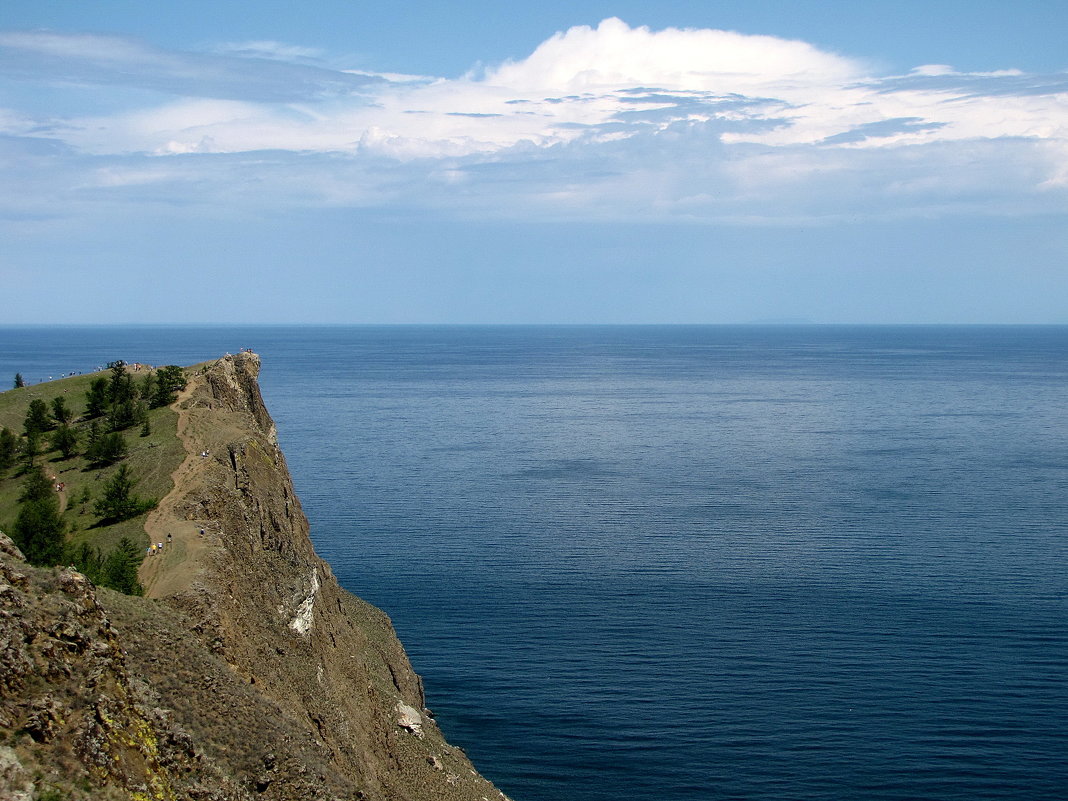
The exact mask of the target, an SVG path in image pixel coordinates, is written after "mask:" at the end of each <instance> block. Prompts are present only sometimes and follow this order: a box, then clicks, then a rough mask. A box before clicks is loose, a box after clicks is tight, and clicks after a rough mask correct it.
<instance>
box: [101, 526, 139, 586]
mask: <svg viewBox="0 0 1068 801" xmlns="http://www.w3.org/2000/svg"><path fill="white" fill-rule="evenodd" d="M141 558H142V554H141V549H140V548H138V547H137V546H136V545H134V543H133V540H131V539H130V538H129V537H123V538H122V539H121V540H119V544H118V547H116V548H115V550H114V551H112V552H111V553H110V554H108V558H107V561H106V562H105V563H104V570H103V576H102V581H101V583H102V584H104V586H106V587H111V589H113V590H118V591H119V592H124V593H126V594H127V595H141V594H142V593H143V592H144V590H143V589H142V588H141V582H140V581H138V580H137V568H138V566H139V565H140V564H141Z"/></svg>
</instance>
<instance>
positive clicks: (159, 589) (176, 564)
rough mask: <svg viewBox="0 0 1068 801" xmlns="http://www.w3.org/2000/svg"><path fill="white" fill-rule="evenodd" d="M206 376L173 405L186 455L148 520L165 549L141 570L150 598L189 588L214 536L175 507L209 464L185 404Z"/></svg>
mask: <svg viewBox="0 0 1068 801" xmlns="http://www.w3.org/2000/svg"><path fill="white" fill-rule="evenodd" d="M202 380H203V378H202V377H201V376H199V375H196V376H192V377H191V378H190V379H189V382H188V384H187V385H186V388H185V389H184V390H182V392H180V393H179V395H178V399H177V400H176V401H175V403H174V407H173V408H174V409H175V410H176V411H177V412H178V437H179V439H180V440H181V441H182V447H184V448H185V452H186V456H185V459H184V460H183V461H182V463H181V464H180V465H179V466H178V469H177V470H175V471H174V472H173V473H171V479H172V480H173V481H174V488H173V489H172V490H171V491H170V492H169V493H167V495H166V496H165V497H164V498H163V500H161V501H160V502H159V505H158V506H156V508H155V509H153V510H152V511H151V512H149V514H148V519H147V520H145V532H146V533H147V534H148V539H149V541H150V542H152V543H153V544H156V545H158V544H160V543H162V544H163V547H162V549H161V550H159V551H157V552H156V553H153V554H150V555H148V556H146V557H145V560H144V561H143V562H142V563H141V569H140V570H139V571H138V576H139V578H140V579H141V584H142V585H143V586H144V588H145V595H146V596H147V597H149V598H162V597H164V596H167V595H173V594H174V593H177V592H181V591H182V590H184V589H186V588H187V587H188V586H189V584H190V582H192V580H193V578H194V577H195V576H196V575H197V573H198V572H199V570H200V567H201V564H202V558H203V557H204V556H205V555H206V552H207V551H208V549H209V548H210V547H211V544H210V540H211V539H212V537H211V535H210V533H209V532H207V531H206V530H207V529H208V521H199V520H186V519H184V518H183V517H180V516H179V515H178V514H177V512H176V510H175V506H176V505H177V503H178V501H179V500H180V499H181V498H182V497H183V496H184V494H185V488H186V487H188V486H189V483H190V482H194V481H196V480H197V475H198V473H200V472H201V471H202V470H203V469H204V468H205V467H206V464H205V461H206V460H205V459H204V457H203V456H201V453H202V450H203V449H202V448H201V447H198V443H197V442H196V441H195V438H194V436H193V426H192V424H191V416H192V411H191V410H190V409H187V408H182V401H184V400H185V399H186V398H188V397H189V396H190V395H191V394H192V393H193V391H194V389H195V387H196V386H197V384H198V383H199V382H200V381H202ZM201 530H205V531H206V533H205V534H204V536H201V534H200V532H201ZM168 535H169V539H168Z"/></svg>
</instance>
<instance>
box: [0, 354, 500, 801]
mask: <svg viewBox="0 0 1068 801" xmlns="http://www.w3.org/2000/svg"><path fill="white" fill-rule="evenodd" d="M258 373H259V359H258V357H257V356H256V355H255V354H252V353H241V354H237V355H233V356H229V355H228V356H226V357H225V358H223V359H220V360H219V361H217V362H213V363H211V364H208V365H204V366H201V367H200V368H197V370H196V371H195V375H192V376H191V380H190V381H189V384H188V386H187V387H186V390H185V391H184V392H183V393H182V394H181V396H180V397H179V399H178V402H177V404H176V408H177V409H178V412H179V423H178V434H179V436H180V437H181V438H182V441H183V443H184V445H185V448H186V451H187V457H186V459H185V461H184V462H183V464H182V465H181V467H180V468H179V469H178V470H177V471H176V472H175V474H174V480H175V487H174V490H173V491H172V492H171V493H170V494H169V495H168V496H167V497H166V498H164V499H163V501H162V502H161V503H160V505H159V507H158V508H157V509H156V510H155V512H153V513H152V515H150V518H149V520H148V522H147V523H146V530H147V531H148V533H149V536H150V538H151V539H152V540H153V541H159V542H164V543H166V545H165V547H164V549H163V551H162V553H161V554H159V555H153V556H149V557H147V558H146V560H145V563H144V565H143V566H142V571H141V575H142V581H143V583H144V584H145V587H146V597H145V598H134V597H130V596H123V595H119V594H117V593H113V592H110V591H108V590H104V589H100V590H98V589H96V588H94V587H93V586H92V585H91V584H90V583H89V582H88V581H87V580H86V579H85V578H84V577H83V576H81V575H80V574H78V573H77V572H75V571H74V570H70V569H59V568H55V569H53V570H39V569H35V568H31V567H29V566H27V565H26V564H25V563H24V562H22V561H21V555H20V554H19V553H18V551H17V549H15V548H14V546H13V545H12V544H11V542H10V540H8V539H7V538H6V537H3V536H2V535H0V738H2V740H0V798H3V799H12V801H32V799H37V798H47V797H48V793H53V794H54V796H53V797H55V798H94V799H112V798H114V799H136V801H148V799H160V801H171V799H175V800H177V799H186V798H188V799H203V800H204V801H229V800H230V799H233V800H234V801H238V800H240V801H244V800H245V799H262V800H263V801H295V800H296V799H337V800H338V801H340V800H341V799H346V800H347V801H348V800H351V801H355V800H356V799H360V800H361V801H423V800H424V799H427V800H429V799H437V800H439V801H499V800H500V799H504V795H503V794H502V793H500V792H499V791H498V790H496V788H494V787H493V786H492V785H491V784H490V783H489V782H488V781H486V780H485V779H484V778H483V777H482V776H480V775H479V774H478V773H477V772H476V771H475V769H474V768H473V767H472V765H471V764H470V762H469V761H468V760H467V758H466V756H465V755H464V754H463V752H462V751H461V750H460V749H458V748H455V747H451V746H450V745H448V743H446V742H445V740H444V739H443V737H442V735H441V732H440V731H439V730H438V728H437V726H436V724H435V722H434V720H433V717H432V715H431V713H430V712H429V711H428V710H427V709H426V707H425V701H424V698H423V691H422V686H421V684H420V681H419V678H418V676H417V675H416V674H415V673H414V671H413V670H412V668H411V665H410V664H409V663H408V659H407V657H406V656H405V654H404V651H403V648H402V647H401V645H400V643H399V641H398V640H397V638H396V636H395V634H394V632H393V628H392V626H391V624H390V622H389V619H388V618H387V617H386V615H385V614H383V613H382V612H381V611H379V610H378V609H376V608H374V607H372V606H370V605H369V604H366V603H364V602H363V601H361V600H359V599H358V598H356V597H354V596H353V595H351V594H349V593H348V592H346V591H345V590H343V589H341V587H339V586H338V584H337V581H336V580H335V578H334V576H333V573H332V572H331V570H330V567H329V565H327V564H326V563H325V562H323V561H322V560H321V559H319V558H318V557H317V556H316V555H315V552H314V550H313V549H312V546H311V541H310V540H309V537H308V522H307V520H306V518H305V517H304V514H303V512H302V511H301V507H300V502H299V500H298V499H297V498H296V496H295V494H294V492H293V486H292V482H291V480H290V476H289V472H288V469H287V468H286V463H285V458H284V456H283V455H282V452H281V450H280V449H279V447H278V443H277V437H276V431H275V427H274V423H273V421H272V420H271V417H270V415H269V413H268V412H267V409H266V407H265V406H264V403H263V399H262V397H261V395H260V391H259V385H258V383H257V376H258ZM168 535H169V536H168Z"/></svg>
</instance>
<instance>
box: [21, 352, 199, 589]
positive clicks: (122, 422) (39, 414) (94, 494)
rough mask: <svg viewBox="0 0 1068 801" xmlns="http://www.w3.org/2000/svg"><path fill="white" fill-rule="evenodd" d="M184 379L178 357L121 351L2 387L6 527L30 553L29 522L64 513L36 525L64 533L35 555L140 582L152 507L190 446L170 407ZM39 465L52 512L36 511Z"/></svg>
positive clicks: (99, 577)
mask: <svg viewBox="0 0 1068 801" xmlns="http://www.w3.org/2000/svg"><path fill="white" fill-rule="evenodd" d="M161 377H162V378H163V381H161V380H160V379H161ZM184 382H185V377H184V373H183V371H182V370H181V369H180V368H177V367H166V368H161V369H152V368H148V367H145V366H142V365H136V366H130V365H126V364H125V363H123V362H121V361H120V362H114V363H113V364H112V366H111V369H109V370H104V371H100V372H96V373H90V374H88V375H79V376H72V377H67V378H62V379H59V380H57V381H49V382H47V383H41V384H36V385H33V386H24V387H18V388H14V389H10V390H8V391H6V392H3V393H0V530H2V531H4V532H5V533H7V534H8V535H9V536H11V537H12V539H14V540H15V542H16V544H18V545H19V547H20V548H22V549H23V551H24V552H26V553H27V555H28V556H29V555H30V554H31V553H34V552H35V549H34V547H33V546H32V544H29V543H27V541H26V540H27V537H29V536H31V535H29V534H27V533H26V532H25V531H24V529H26V528H27V527H28V526H29V527H30V528H32V527H33V526H36V529H35V530H39V529H41V528H42V526H44V527H46V528H47V527H49V524H47V523H42V522H41V520H42V516H43V517H44V518H45V519H47V518H48V517H49V515H51V514H58V526H53V527H52V528H51V529H50V531H49V532H40V531H39V534H40V536H41V537H44V538H46V539H47V538H50V537H53V536H55V537H59V538H60V543H61V546H60V548H59V550H58V551H52V550H48V551H47V552H46V553H45V554H44V555H43V556H42V557H41V558H32V557H31V561H33V562H35V563H37V564H41V565H44V566H47V563H52V564H56V563H63V564H73V565H74V566H76V567H77V568H78V569H79V570H81V571H82V572H84V573H86V574H87V575H88V576H90V578H92V579H93V580H94V582H96V583H98V584H102V585H104V586H112V587H114V588H116V589H120V590H123V591H125V592H138V591H139V588H138V586H137V582H136V573H137V568H138V565H139V564H140V562H141V559H142V557H143V556H144V555H145V553H146V552H147V549H148V547H149V540H148V535H147V534H146V533H145V530H144V520H145V514H146V513H147V512H148V510H149V509H151V508H152V506H153V504H154V502H155V501H157V500H158V499H160V498H162V497H164V496H165V495H166V494H167V493H168V492H170V490H171V489H172V487H173V482H172V480H171V474H172V473H173V472H174V470H175V469H176V468H177V467H178V465H179V464H180V463H181V461H182V459H183V457H184V456H185V453H184V450H183V448H182V444H181V442H180V441H179V439H178V437H177V433H176V427H177V414H176V413H175V411H174V410H173V409H171V408H170V403H171V402H173V400H174V396H175V392H176V391H177V390H178V389H179V388H180V387H181V386H184ZM161 386H162V387H163V388H162V389H161ZM42 474H43V476H44V478H45V479H47V485H46V486H47V488H48V489H49V490H50V493H51V497H50V498H45V499H43V506H44V507H51V508H52V509H53V512H49V511H47V509H46V510H45V511H43V512H42V511H41V510H34V511H36V512H37V514H36V515H29V514H27V511H26V509H27V504H28V501H27V499H26V497H25V496H26V495H27V492H28V489H27V487H28V486H30V485H34V484H35V483H41V484H42V485H43V482H42V481H41V475H42ZM130 482H133V483H132V484H131V483H130ZM123 484H125V485H126V486H125V487H123V486H122V485H123ZM109 490H110V493H109ZM124 490H125V491H124ZM116 492H118V497H117V499H116ZM20 498H21V499H22V500H21V501H20ZM20 515H21V516H22V521H21V522H22V525H21V526H20ZM31 518H32V520H31V523H32V525H31V523H28V522H27V520H29V519H31ZM52 529H54V530H52ZM28 545H29V546H30V547H27V546H28ZM109 560H110V562H109ZM109 566H110V569H109ZM123 577H125V578H123Z"/></svg>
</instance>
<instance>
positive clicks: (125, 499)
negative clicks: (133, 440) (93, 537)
mask: <svg viewBox="0 0 1068 801" xmlns="http://www.w3.org/2000/svg"><path fill="white" fill-rule="evenodd" d="M136 483H137V480H136V479H135V478H134V477H133V474H132V473H131V471H130V468H129V466H127V465H124V464H123V465H119V469H118V470H116V471H115V475H113V476H112V477H111V478H110V479H108V480H107V482H105V484H104V487H103V489H102V493H103V494H102V495H101V496H100V498H99V499H97V502H96V504H94V506H93V508H94V509H95V511H96V513H97V514H98V515H99V516H100V523H101V524H107V523H119V522H121V521H123V520H129V519H130V518H131V517H137V515H139V514H141V513H142V512H147V511H148V510H149V509H152V508H153V507H154V506H155V505H156V502H155V501H150V500H145V499H143V498H139V497H137V496H136V495H134V494H133V488H134V485H135V484H136Z"/></svg>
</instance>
